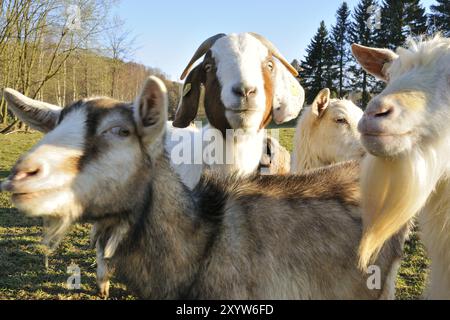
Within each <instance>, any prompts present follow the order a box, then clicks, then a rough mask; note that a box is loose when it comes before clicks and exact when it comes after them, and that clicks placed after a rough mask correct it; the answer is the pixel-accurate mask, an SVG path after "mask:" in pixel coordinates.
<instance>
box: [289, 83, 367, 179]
mask: <svg viewBox="0 0 450 320" xmlns="http://www.w3.org/2000/svg"><path fill="white" fill-rule="evenodd" d="M362 115H363V112H362V110H361V109H360V108H358V107H357V106H356V105H355V104H353V103H352V102H351V101H350V100H346V99H344V100H341V99H331V98H330V90H329V89H323V90H322V91H320V92H319V94H318V95H317V97H316V98H315V99H314V102H313V104H312V105H311V106H310V107H309V108H306V109H305V110H303V112H302V115H301V116H300V118H299V120H298V123H297V128H296V131H295V136H294V151H293V153H292V157H291V159H292V164H291V172H292V173H303V172H305V171H307V170H310V169H314V168H318V167H323V166H327V165H330V164H334V163H337V162H342V161H348V160H353V159H361V158H362V156H363V155H364V153H365V152H364V149H363V147H362V145H361V142H360V135H359V132H358V122H359V120H360V119H361V117H362Z"/></svg>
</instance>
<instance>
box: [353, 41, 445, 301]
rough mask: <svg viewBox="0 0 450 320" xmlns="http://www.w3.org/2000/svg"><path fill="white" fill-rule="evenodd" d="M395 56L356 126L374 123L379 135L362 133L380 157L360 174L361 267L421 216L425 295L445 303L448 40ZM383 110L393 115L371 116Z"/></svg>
mask: <svg viewBox="0 0 450 320" xmlns="http://www.w3.org/2000/svg"><path fill="white" fill-rule="evenodd" d="M397 54H398V57H397V58H396V59H395V60H394V61H392V63H389V64H388V65H387V66H385V68H384V69H383V70H385V71H386V75H387V77H386V78H387V79H389V82H388V84H387V87H386V89H385V90H384V91H383V92H382V93H381V94H380V95H379V96H377V97H376V98H374V100H372V102H371V103H370V104H369V106H368V109H367V110H366V114H365V115H364V118H363V121H362V122H361V125H360V127H361V129H362V130H368V131H370V130H371V128H372V127H375V125H376V126H377V127H376V128H378V130H380V131H381V132H382V133H383V135H382V136H375V137H370V135H369V136H368V137H364V136H363V141H364V139H365V140H366V141H364V145H365V146H366V148H368V150H369V151H370V152H371V153H372V154H374V155H375V156H377V157H373V156H372V155H371V156H369V157H368V159H367V161H366V162H367V166H365V167H364V170H363V181H364V182H363V196H364V202H365V206H364V207H365V211H366V217H365V234H364V237H363V241H362V244H361V248H360V256H361V258H360V259H361V261H360V262H361V264H362V265H365V264H366V262H367V261H368V260H369V259H370V257H371V255H373V254H376V252H377V251H378V250H379V248H380V246H381V245H382V244H383V241H384V240H385V239H387V238H389V237H390V236H391V235H392V234H394V233H395V232H396V231H397V230H399V229H400V228H401V227H402V226H403V225H404V224H405V223H406V222H407V221H408V220H409V219H411V217H413V216H414V215H416V214H418V213H420V215H419V221H420V227H421V229H422V239H423V241H424V243H425V246H426V248H427V251H428V254H429V256H430V258H431V261H432V263H431V276H430V285H429V288H428V290H427V296H428V297H429V298H431V299H450V201H449V200H448V199H449V196H450V187H449V185H450V179H449V177H450V166H449V162H450V161H449V156H448V155H449V154H450V143H449V142H448V141H449V138H450V130H449V129H448V123H449V121H450V83H449V81H448V79H449V77H450V39H446V38H442V37H440V36H436V37H434V38H433V39H430V40H426V41H413V40H409V41H408V46H407V48H399V49H398V50H397ZM386 105H390V106H392V107H393V108H394V109H393V110H394V111H393V112H392V113H391V115H392V116H390V117H384V118H379V117H378V118H375V117H371V116H370V114H371V113H372V112H376V111H377V110H378V111H379V110H380V108H381V107H383V106H386ZM373 168H379V169H380V170H383V171H384V172H379V173H378V172H373ZM402 171H403V172H404V173H403V174H397V172H400V173H401V172H402ZM392 176H394V177H393V178H391V177H392ZM395 177H396V178H397V179H395V180H393V179H394V178H395ZM381 179H383V180H384V181H385V182H379V180H381ZM398 180H401V181H398ZM374 188H375V189H374ZM379 195H382V197H380V196H379ZM376 208H379V210H377V209H376Z"/></svg>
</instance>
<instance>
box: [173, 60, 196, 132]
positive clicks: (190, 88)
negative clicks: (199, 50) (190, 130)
mask: <svg viewBox="0 0 450 320" xmlns="http://www.w3.org/2000/svg"><path fill="white" fill-rule="evenodd" d="M203 78H204V77H203V67H202V64H200V65H198V66H197V67H195V68H194V69H193V70H192V71H191V72H190V73H189V75H188V76H187V78H186V81H185V82H184V86H183V94H182V97H181V100H180V104H179V106H178V109H177V113H176V114H175V119H174V121H173V126H174V127H176V128H186V127H188V126H189V125H190V123H191V122H192V121H193V120H194V119H195V117H196V116H197V112H198V108H199V104H200V93H201V86H202V82H203Z"/></svg>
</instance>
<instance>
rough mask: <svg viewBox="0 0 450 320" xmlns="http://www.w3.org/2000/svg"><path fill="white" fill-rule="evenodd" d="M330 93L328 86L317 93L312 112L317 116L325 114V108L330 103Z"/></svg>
mask: <svg viewBox="0 0 450 320" xmlns="http://www.w3.org/2000/svg"><path fill="white" fill-rule="evenodd" d="M330 95H331V92H330V89H328V88H325V89H322V91H320V92H319V93H318V94H317V97H316V98H315V99H314V102H313V104H312V106H311V110H312V113H313V114H314V115H315V116H316V117H318V118H321V117H322V116H323V114H324V112H325V110H326V109H327V108H328V106H329V104H330Z"/></svg>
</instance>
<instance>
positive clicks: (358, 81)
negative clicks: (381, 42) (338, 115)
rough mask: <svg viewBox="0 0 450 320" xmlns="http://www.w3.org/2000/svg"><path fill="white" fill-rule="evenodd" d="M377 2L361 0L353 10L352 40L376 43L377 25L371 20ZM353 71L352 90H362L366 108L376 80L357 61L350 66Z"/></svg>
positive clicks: (368, 43) (363, 102)
mask: <svg viewBox="0 0 450 320" xmlns="http://www.w3.org/2000/svg"><path fill="white" fill-rule="evenodd" d="M376 5H377V2H376V1H375V0H361V1H360V2H359V3H358V5H357V6H356V7H355V9H354V12H353V15H352V17H353V21H352V24H351V27H350V40H351V42H352V43H358V44H361V45H364V46H374V45H375V35H376V31H377V30H376V26H374V25H371V24H370V23H369V22H370V21H371V19H372V18H373V13H374V11H373V10H371V9H373V8H375V7H376ZM349 70H350V72H351V82H352V90H353V91H355V92H361V94H362V98H361V107H362V108H365V107H366V106H367V103H368V102H369V100H370V91H372V89H373V88H374V87H375V86H376V81H375V79H374V78H373V77H371V76H369V75H368V74H367V73H366V72H365V71H364V70H363V69H362V67H361V66H360V65H359V64H358V63H356V62H355V61H354V62H353V63H352V65H351V66H350V68H349Z"/></svg>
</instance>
